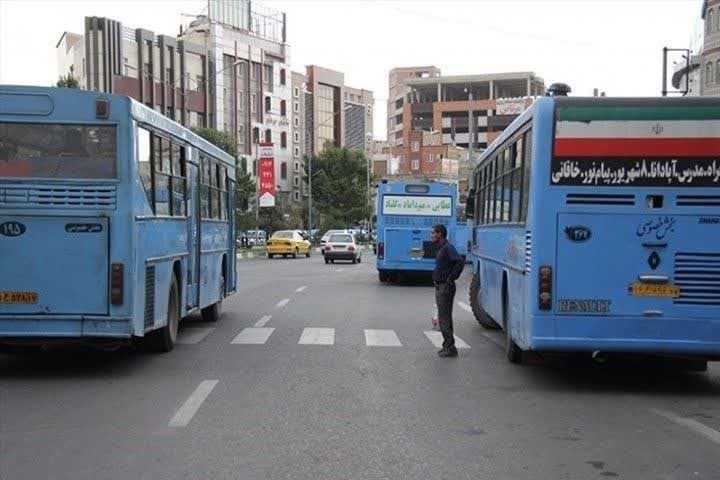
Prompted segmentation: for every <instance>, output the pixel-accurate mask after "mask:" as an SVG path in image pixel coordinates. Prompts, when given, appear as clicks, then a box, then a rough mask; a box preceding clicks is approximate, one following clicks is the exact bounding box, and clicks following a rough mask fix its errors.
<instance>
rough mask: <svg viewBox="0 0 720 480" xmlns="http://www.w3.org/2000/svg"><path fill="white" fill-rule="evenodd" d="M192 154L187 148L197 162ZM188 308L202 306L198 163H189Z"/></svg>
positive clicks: (187, 149) (187, 150) (188, 154)
mask: <svg viewBox="0 0 720 480" xmlns="http://www.w3.org/2000/svg"><path fill="white" fill-rule="evenodd" d="M191 153H195V150H194V149H192V148H190V147H187V148H186V158H188V159H192V160H193V161H197V160H198V159H197V158H195V157H194V156H193V155H191ZM186 165H187V167H186V168H187V179H188V185H187V197H188V205H187V212H188V220H187V235H188V237H187V245H188V262H187V269H188V271H187V283H188V285H187V296H186V302H187V308H188V309H191V308H196V307H198V306H199V305H200V169H199V168H198V166H197V164H196V163H191V162H187V163H186Z"/></svg>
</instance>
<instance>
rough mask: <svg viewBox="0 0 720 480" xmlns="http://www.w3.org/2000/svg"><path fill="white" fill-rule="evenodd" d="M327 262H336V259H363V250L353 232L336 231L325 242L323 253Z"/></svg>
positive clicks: (358, 260)
mask: <svg viewBox="0 0 720 480" xmlns="http://www.w3.org/2000/svg"><path fill="white" fill-rule="evenodd" d="M323 257H324V258H325V263H335V260H349V261H351V262H352V263H360V262H361V261H362V250H361V249H360V246H359V245H358V244H357V242H356V241H355V237H354V236H353V235H352V234H351V233H334V234H332V235H330V236H329V237H328V239H327V241H326V242H325V251H324V253H323Z"/></svg>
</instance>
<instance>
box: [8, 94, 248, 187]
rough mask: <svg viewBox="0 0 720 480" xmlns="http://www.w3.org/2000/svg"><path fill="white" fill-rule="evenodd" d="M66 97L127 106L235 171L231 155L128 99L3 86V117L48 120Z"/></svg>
mask: <svg viewBox="0 0 720 480" xmlns="http://www.w3.org/2000/svg"><path fill="white" fill-rule="evenodd" d="M63 97H64V98H75V99H82V100H83V101H88V102H91V101H94V100H96V99H98V98H104V99H107V100H109V101H110V103H111V104H125V105H126V107H127V108H128V111H129V112H130V115H131V116H132V117H133V118H134V119H136V120H138V121H140V122H142V123H145V124H147V125H151V126H153V127H155V128H158V129H160V130H162V131H165V132H167V133H170V134H172V135H174V136H176V137H178V138H180V139H182V140H185V141H186V142H188V143H190V144H192V145H194V146H195V147H197V148H199V149H200V150H203V151H205V152H207V153H208V154H210V155H212V156H214V157H216V158H218V159H220V160H221V161H222V162H224V163H226V164H228V165H229V166H232V167H233V168H234V167H235V159H234V158H233V156H232V155H229V154H228V153H227V152H225V151H224V150H222V149H220V148H218V147H217V146H215V145H213V144H212V143H210V142H208V141H207V140H205V139H204V138H202V137H200V136H199V135H197V134H195V133H193V132H192V131H191V130H190V129H188V128H186V127H183V126H182V125H180V124H178V123H177V122H175V121H173V120H171V119H169V118H167V117H166V116H164V115H162V114H161V113H158V112H156V111H155V110H153V109H151V108H149V107H147V106H145V105H143V104H142V103H140V102H137V101H135V100H134V99H132V98H130V97H128V96H126V95H118V94H114V93H104V92H95V91H89V90H80V89H75V88H57V87H39V86H32V85H0V117H6V116H8V117H10V116H12V117H13V118H19V117H24V118H34V119H39V118H40V117H47V116H50V115H51V114H52V113H53V110H54V109H55V100H56V99H59V98H63ZM111 111H112V109H111ZM233 175H234V172H233Z"/></svg>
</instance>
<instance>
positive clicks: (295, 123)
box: [293, 117, 300, 127]
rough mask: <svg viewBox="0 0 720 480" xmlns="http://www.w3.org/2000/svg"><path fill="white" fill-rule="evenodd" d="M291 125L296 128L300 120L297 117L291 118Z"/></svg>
mask: <svg viewBox="0 0 720 480" xmlns="http://www.w3.org/2000/svg"><path fill="white" fill-rule="evenodd" d="M293 125H295V126H296V127H299V126H300V119H299V118H298V117H295V118H293Z"/></svg>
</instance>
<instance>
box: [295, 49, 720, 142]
mask: <svg viewBox="0 0 720 480" xmlns="http://www.w3.org/2000/svg"><path fill="white" fill-rule="evenodd" d="M718 65H720V63H718ZM718 71H720V70H718ZM293 140H294V141H295V143H300V132H293Z"/></svg>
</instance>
